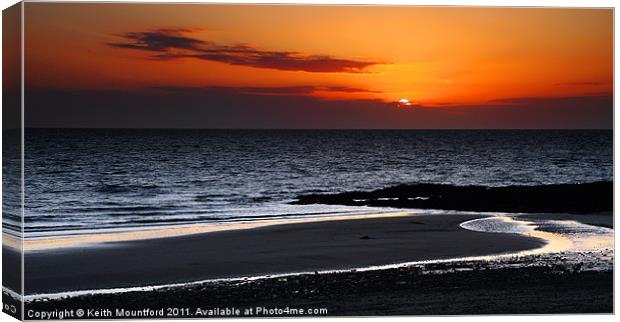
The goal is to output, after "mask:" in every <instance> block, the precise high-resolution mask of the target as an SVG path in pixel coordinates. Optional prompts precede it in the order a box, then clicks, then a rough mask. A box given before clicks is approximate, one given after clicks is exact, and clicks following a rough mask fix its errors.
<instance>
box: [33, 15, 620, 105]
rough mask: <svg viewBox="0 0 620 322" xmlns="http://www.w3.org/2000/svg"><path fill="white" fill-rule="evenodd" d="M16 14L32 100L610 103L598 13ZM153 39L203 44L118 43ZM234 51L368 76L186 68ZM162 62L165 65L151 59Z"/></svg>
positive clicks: (607, 28) (240, 66)
mask: <svg viewBox="0 0 620 322" xmlns="http://www.w3.org/2000/svg"><path fill="white" fill-rule="evenodd" d="M25 8H26V9H25V21H26V29H25V31H26V32H25V44H26V46H25V48H26V59H25V64H26V78H25V80H26V84H27V88H29V89H50V88H56V89H141V88H145V87H159V86H178V87H204V86H206V87H208V86H224V87H235V88H239V87H244V88H259V87H260V88H264V87H277V88H284V87H306V88H312V90H307V91H306V92H304V93H303V95H316V96H320V97H327V98H337V99H360V98H378V99H381V100H383V101H386V102H395V101H398V100H399V99H401V98H407V99H409V100H410V101H412V102H414V103H415V104H422V105H426V106H437V105H444V104H455V105H459V104H461V105H462V104H481V103H485V102H489V101H493V100H497V99H505V98H515V97H560V96H579V95H589V94H592V93H611V92H612V82H613V35H612V30H613V28H612V24H613V13H612V10H609V9H525V8H456V7H452V8H450V7H435V8H433V7H375V6H358V7H350V6H349V7H346V6H343V7H339V6H275V5H263V6H247V5H246V6H233V5H180V4H174V5H164V4H157V5H148V4H109V3H108V4H48V3H26V7H25ZM181 28H182V29H187V30H183V31H179V30H180V29H181ZM162 30H164V31H163V32H164V33H165V32H167V34H164V36H173V37H183V38H184V39H193V40H198V41H202V42H203V43H202V44H201V45H200V46H199V47H200V49H198V50H199V51H196V50H194V49H191V50H186V49H184V48H178V47H177V48H172V47H166V48H165V49H164V50H163V51H159V52H157V51H154V50H143V49H135V48H133V49H132V48H128V47H129V45H136V44H138V43H140V41H142V42H141V43H140V44H141V45H144V39H136V38H135V37H134V38H133V39H132V38H129V37H127V35H128V33H134V35H135V34H139V35H142V36H144V34H140V33H146V32H160V33H161V32H162ZM165 30H168V31H165ZM170 30H173V31H170ZM159 36H161V35H159ZM239 44H243V45H246V46H248V47H249V48H251V49H252V50H255V51H258V52H260V55H265V54H264V53H266V52H267V53H271V52H277V53H279V54H282V53H289V52H294V54H293V56H294V58H295V59H301V60H304V59H307V58H308V57H328V58H329V59H330V63H331V62H333V61H334V60H338V59H340V60H346V61H353V62H369V63H373V64H371V65H368V66H366V67H363V68H360V69H358V70H355V71H354V72H351V70H349V71H342V70H337V71H331V72H325V71H309V70H283V69H278V68H273V66H270V67H269V66H268V67H256V64H254V63H252V64H248V63H247V62H242V63H230V62H229V61H228V60H229V59H231V58H230V57H228V56H227V57H225V58H217V59H200V58H195V57H194V56H192V55H196V54H202V53H203V52H206V51H208V50H213V48H216V49H217V50H216V51H217V53H216V54H218V55H219V52H220V51H221V48H222V47H225V48H231V46H236V45H239ZM122 46H125V47H122ZM235 48H236V47H235ZM162 53H164V54H166V55H172V56H174V58H172V59H165V60H162V59H154V57H155V56H157V55H160V54H162ZM180 56H183V57H180ZM188 56H192V57H188ZM218 57H219V56H218ZM260 58H261V59H264V57H263V56H261V57H260ZM244 59H247V58H246V57H244ZM252 59H253V58H252ZM270 59H271V58H270ZM278 63H281V62H276V63H275V64H278ZM266 94H267V95H271V94H273V93H266Z"/></svg>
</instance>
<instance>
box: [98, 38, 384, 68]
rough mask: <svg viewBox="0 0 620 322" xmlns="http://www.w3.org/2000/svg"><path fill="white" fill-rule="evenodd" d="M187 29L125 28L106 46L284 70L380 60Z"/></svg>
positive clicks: (355, 65)
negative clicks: (210, 37) (228, 42)
mask: <svg viewBox="0 0 620 322" xmlns="http://www.w3.org/2000/svg"><path fill="white" fill-rule="evenodd" d="M188 34H191V30H187V29H158V30H153V31H146V32H127V33H124V34H121V35H119V36H120V37H122V38H124V40H125V41H124V42H116V43H109V44H108V45H109V46H112V47H116V48H124V49H134V50H144V51H149V52H152V53H153V55H152V56H151V58H152V59H157V60H171V59H179V58H195V59H202V60H209V61H216V62H220V63H224V64H229V65H240V66H250V67H256V68H269V69H277V70H286V71H305V72H315V73H362V72H364V71H365V69H366V68H367V67H370V66H373V65H377V64H383V63H381V62H376V61H362V60H351V59H343V58H336V57H332V56H327V55H309V54H303V53H298V52H293V51H264V50H259V49H257V48H254V47H252V46H249V45H234V46H224V45H217V44H215V43H214V42H211V41H205V40H200V39H197V38H193V37H190V36H188Z"/></svg>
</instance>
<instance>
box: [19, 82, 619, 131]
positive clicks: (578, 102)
mask: <svg viewBox="0 0 620 322" xmlns="http://www.w3.org/2000/svg"><path fill="white" fill-rule="evenodd" d="M255 91H264V89H260V90H259V89H255ZM272 91H273V90H272ZM286 91H290V92H294V91H295V90H293V89H280V92H282V93H283V94H281V95H264V94H261V93H256V92H255V93H240V92H239V90H238V89H236V88H227V87H219V88H217V87H214V88H207V89H204V88H202V89H196V88H194V89H193V90H192V89H191V88H183V87H178V88H175V87H169V88H167V89H166V90H164V88H159V89H158V90H154V89H149V90H141V91H121V90H118V91H115V90H105V91H85V90H83V91H70V90H67V91H62V90H47V91H27V93H26V101H27V102H28V103H27V108H26V109H25V113H26V115H25V122H26V127H61V128H62V127H73V128H275V129H278V128H280V129H281V128H289V129H302V128H306V129H308V128H311V129H312V128H316V129H325V128H330V129H429V128H430V129H489V128H490V129H507V128H512V129H514V128H518V129H547V128H564V129H596V128H599V129H611V128H613V96H612V95H600V96H579V97H556V98H517V99H507V100H503V101H508V102H511V104H506V103H497V102H495V103H489V104H484V105H452V106H433V107H429V106H423V105H416V106H411V107H401V108H398V107H397V104H396V102H383V101H380V100H371V99H358V100H328V99H321V98H318V97H315V96H311V95H298V94H294V93H293V94H289V95H286V94H284V92H286ZM297 91H303V89H297Z"/></svg>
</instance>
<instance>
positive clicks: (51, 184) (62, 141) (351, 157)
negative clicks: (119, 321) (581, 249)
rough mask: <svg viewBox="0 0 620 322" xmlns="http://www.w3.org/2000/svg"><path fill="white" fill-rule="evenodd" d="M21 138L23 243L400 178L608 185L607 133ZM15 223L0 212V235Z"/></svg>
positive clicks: (223, 219) (322, 210)
mask: <svg viewBox="0 0 620 322" xmlns="http://www.w3.org/2000/svg"><path fill="white" fill-rule="evenodd" d="M24 137H25V147H24V178H25V186H24V192H25V195H24V202H25V205H24V213H25V218H24V224H25V227H24V235H25V237H26V238H40V237H49V236H65V235H71V234H90V233H97V232H103V231H114V230H119V229H144V228H146V227H161V226H176V225H191V224H204V223H210V224H217V223H229V222H232V221H252V220H264V219H269V218H288V217H291V218H293V217H294V218H298V217H304V216H323V215H330V216H331V215H347V214H359V213H370V212H373V211H377V210H376V209H372V208H369V207H350V206H334V205H303V206H302V205H293V204H291V202H292V201H294V200H295V198H296V197H297V196H299V195H303V194H314V193H336V192H344V191H358V190H363V191H366V190H374V189H379V188H385V187H389V186H394V185H398V184H414V183H442V184H450V185H460V186H463V185H486V186H511V185H542V184H553V183H584V182H592V181H611V180H613V131H611V130H224V129H222V130H172V129H170V130H163V129H161V130H160V129H152V130H149V129H26V130H25V133H24ZM5 171H6V169H5ZM382 211H388V210H386V209H383V210H382ZM20 220H21V219H20V218H19V217H16V216H5V218H3V221H4V231H5V232H6V231H7V230H11V229H12V227H13V228H14V227H17V226H18V225H19V221H20Z"/></svg>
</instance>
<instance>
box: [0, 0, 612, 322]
mask: <svg viewBox="0 0 620 322" xmlns="http://www.w3.org/2000/svg"><path fill="white" fill-rule="evenodd" d="M16 2H17V1H15V0H0V4H1V5H0V6H1V7H2V8H3V9H4V8H7V7H9V6H11V5H13V4H14V3H16ZM27 2H35V1H32V0H27ZM59 2H60V1H59ZM62 2H104V1H84V0H82V1H75V0H65V1H62ZM105 2H128V1H105ZM133 2H175V3H199V1H174V0H172V1H171V0H151V1H133ZM204 2H209V3H264V4H267V3H271V4H287V3H298V4H332V5H333V4H345V5H346V4H348V5H355V4H360V5H422V6H458V5H464V6H505V7H515V6H521V7H530V6H533V7H536V6H537V7H599V8H600V7H603V8H614V9H615V7H616V5H615V2H614V1H610V0H589V1H587V0H451V1H446V0H444V1H441V0H438V1H437V0H436V1H432V0H385V1H381V0H353V1H352V0H337V1H333V0H332V1H330V0H289V1H282V0H269V1H265V0H210V1H204ZM614 20H615V13H614ZM23 22H24V20H23V17H22V24H23ZM22 27H23V25H22ZM0 30H1V24H0ZM22 30H23V29H22ZM617 37H618V26H617V25H616V24H615V23H614V44H615V43H616V41H617ZM22 44H23V34H22ZM0 49H1V44H0ZM22 55H23V46H22ZM617 55H618V52H617V51H616V50H615V46H614V76H615V75H616V71H617V68H618V67H617V66H616V65H615V61H616V58H617ZM22 62H23V56H22ZM21 67H22V75H23V68H24V66H23V64H22V66H21ZM0 69H1V67H0ZM0 74H1V73H0ZM0 77H1V76H0ZM23 81H24V79H23V77H22V104H23V103H24V101H23V99H24V98H23ZM617 90H618V87H617V83H616V82H615V77H614V93H615V92H617ZM0 107H1V103H0ZM22 113H23V108H22ZM617 118H618V114H617V113H615V95H614V128H615V124H616V120H617ZM1 121H2V116H1V115H0V123H1ZM22 122H23V115H22ZM1 137H2V134H1V132H0V142H1ZM22 139H23V138H22ZM619 139H620V134H619V133H618V131H614V156H615V155H616V152H617V144H616V143H617V142H620V140H619ZM22 149H23V145H22ZM22 155H23V151H22ZM0 156H1V152H0ZM22 161H23V160H22ZM22 171H23V165H22ZM617 171H618V163H617V159H616V158H615V157H614V178H615V177H617ZM22 182H23V181H22ZM0 189H1V188H0ZM0 191H1V190H0ZM23 197H24V194H23V185H22V198H23ZM618 198H620V192H618V191H617V190H616V189H614V201H615V200H619V199H618ZM22 211H23V209H22ZM614 220H615V224H617V217H616V218H614ZM0 263H1V259H0ZM22 263H23V262H22ZM617 274H618V270H615V274H614V275H615V276H614V279H616V278H617ZM0 276H1V274H0ZM614 284H615V283H614ZM618 303H619V300H618V297H617V296H615V298H614V307H615V308H616V307H618ZM584 317H585V316H583V315H566V314H565V315H552V316H527V319H535V320H546V321H558V322H560V321H561V322H565V321H569V322H570V321H580V320H581V319H583V318H584ZM379 318H381V317H379ZM452 318H454V317H419V316H410V317H391V318H390V319H392V320H395V321H398V320H400V321H403V320H413V319H416V320H417V321H431V320H433V321H438V320H446V319H452ZM497 318H498V316H497V315H490V316H489V315H487V316H459V317H457V319H460V320H463V321H472V322H473V321H477V320H480V319H484V320H490V319H497ZM523 318H524V316H501V319H502V320H503V321H521V320H522V319H523ZM612 318H614V317H613V316H611V315H587V319H588V321H603V320H611V319H612ZM342 319H346V320H360V319H361V318H321V320H322V321H339V320H342ZM372 319H377V318H372ZM267 320H270V319H260V318H257V319H254V318H253V319H252V321H267ZM0 321H15V320H14V319H13V318H11V317H9V316H8V315H6V314H1V315H0ZM154 321H178V320H172V319H157V320H154ZM226 321H244V319H226ZM245 321H247V319H245Z"/></svg>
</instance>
